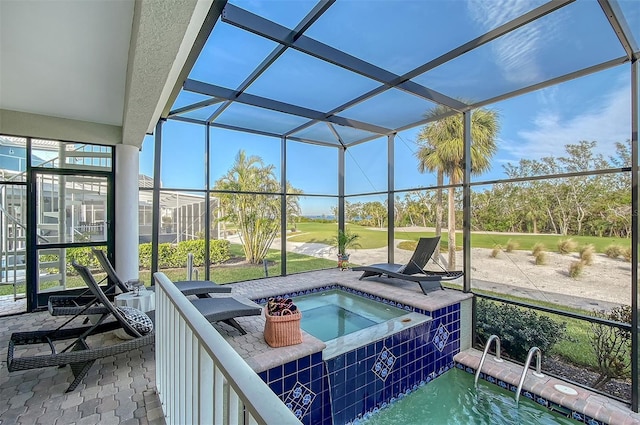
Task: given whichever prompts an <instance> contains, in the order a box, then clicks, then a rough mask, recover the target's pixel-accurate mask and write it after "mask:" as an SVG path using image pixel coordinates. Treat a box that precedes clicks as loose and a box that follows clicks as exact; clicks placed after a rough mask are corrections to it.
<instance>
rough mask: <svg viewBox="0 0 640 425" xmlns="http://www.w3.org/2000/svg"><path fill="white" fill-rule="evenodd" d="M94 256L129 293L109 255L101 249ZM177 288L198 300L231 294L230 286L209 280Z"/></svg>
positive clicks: (180, 282)
mask: <svg viewBox="0 0 640 425" xmlns="http://www.w3.org/2000/svg"><path fill="white" fill-rule="evenodd" d="M92 251H93V254H94V255H95V256H96V258H97V259H98V262H99V263H100V266H102V269H103V270H104V271H105V272H106V273H107V276H108V277H109V280H110V281H111V282H113V283H114V284H115V285H117V286H118V287H119V288H120V289H121V290H122V291H123V292H127V291H128V290H129V289H128V288H127V285H126V283H124V282H123V281H122V279H120V277H119V276H118V274H117V273H116V270H115V269H114V268H113V266H112V265H111V262H110V261H109V259H108V258H107V254H106V253H105V252H104V251H103V250H101V249H92ZM173 284H174V285H176V288H178V289H179V290H180V292H182V293H183V294H185V295H195V296H197V297H198V298H210V297H211V295H210V294H228V293H230V292H231V288H230V287H228V286H221V285H218V284H217V283H215V282H211V281H208V280H184V281H178V282H173Z"/></svg>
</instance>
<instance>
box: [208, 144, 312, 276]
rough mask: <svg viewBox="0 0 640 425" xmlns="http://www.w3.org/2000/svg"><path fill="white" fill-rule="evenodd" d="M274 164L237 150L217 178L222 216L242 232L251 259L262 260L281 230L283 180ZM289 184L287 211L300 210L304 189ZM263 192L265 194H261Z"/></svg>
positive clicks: (216, 187) (241, 236)
mask: <svg viewBox="0 0 640 425" xmlns="http://www.w3.org/2000/svg"><path fill="white" fill-rule="evenodd" d="M274 170H275V167H274V166H273V165H265V164H264V162H263V161H262V158H260V157H259V156H255V155H247V154H246V152H245V151H244V150H240V151H238V154H237V155H236V158H235V162H234V164H233V166H232V167H231V168H230V169H229V170H228V171H227V173H226V174H225V175H224V176H222V177H221V178H220V179H218V180H217V181H216V182H215V185H214V188H215V189H216V190H220V191H223V192H221V193H219V194H218V198H219V200H220V206H219V207H220V211H224V212H225V215H224V217H221V219H223V220H229V221H231V222H233V223H234V224H235V225H236V226H237V227H238V231H239V234H240V240H241V242H242V247H243V249H244V254H245V257H246V259H247V261H248V262H250V263H252V264H258V263H261V262H262V261H263V260H264V258H265V257H266V256H267V253H268V250H269V248H270V246H271V243H272V242H273V240H274V239H275V237H276V236H277V235H278V233H279V230H280V209H281V208H280V199H281V198H280V195H277V193H278V192H279V191H280V182H279V180H278V179H277V178H276V175H275V172H274ZM287 186H288V187H289V190H288V192H289V193H290V194H291V195H290V196H287V205H286V208H287V211H286V212H285V214H288V215H292V214H294V213H299V211H300V206H299V204H298V195H299V194H301V193H302V191H300V190H298V189H296V188H293V187H290V185H289V184H288V183H287ZM262 193H264V194H262Z"/></svg>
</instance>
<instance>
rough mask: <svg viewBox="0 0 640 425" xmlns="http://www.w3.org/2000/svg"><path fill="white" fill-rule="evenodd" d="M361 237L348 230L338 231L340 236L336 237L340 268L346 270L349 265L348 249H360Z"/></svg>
mask: <svg viewBox="0 0 640 425" xmlns="http://www.w3.org/2000/svg"><path fill="white" fill-rule="evenodd" d="M358 238H360V235H358V234H357V233H351V232H349V231H347V230H344V231H343V230H341V229H338V235H337V236H336V237H335V242H336V245H337V246H338V268H340V269H342V270H344V269H346V268H347V267H346V266H347V264H348V263H349V253H348V252H347V249H349V248H358V247H359V246H360V243H358Z"/></svg>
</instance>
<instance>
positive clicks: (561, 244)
mask: <svg viewBox="0 0 640 425" xmlns="http://www.w3.org/2000/svg"><path fill="white" fill-rule="evenodd" d="M577 247H578V244H577V243H576V241H574V240H573V239H571V238H569V239H560V240H559V241H558V252H559V253H560V254H568V253H570V252H571V251H575V250H576V248H577Z"/></svg>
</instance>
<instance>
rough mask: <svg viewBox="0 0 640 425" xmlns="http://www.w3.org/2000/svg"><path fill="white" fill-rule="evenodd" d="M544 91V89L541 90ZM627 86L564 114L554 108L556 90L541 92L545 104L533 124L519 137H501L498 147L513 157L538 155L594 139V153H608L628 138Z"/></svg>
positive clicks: (556, 153) (522, 131)
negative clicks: (578, 109) (585, 106)
mask: <svg viewBox="0 0 640 425" xmlns="http://www.w3.org/2000/svg"><path fill="white" fill-rule="evenodd" d="M543 92H546V90H544V91H543ZM630 93H631V90H630V86H629V85H628V84H626V85H623V86H621V87H618V88H616V89H615V90H613V91H611V92H610V93H609V94H608V95H606V96H603V98H602V99H601V102H600V103H598V102H594V103H596V105H595V106H592V107H591V108H589V109H586V110H584V111H582V112H581V113H577V114H576V115H574V116H572V117H570V118H564V117H563V116H562V115H561V114H560V113H558V112H556V110H557V108H556V107H554V103H555V102H554V101H553V98H554V97H555V96H556V95H557V91H554V92H551V93H542V96H543V99H544V100H543V104H545V103H546V104H547V107H546V108H544V109H543V110H541V111H540V112H539V113H538V114H537V115H535V116H534V117H533V120H532V124H533V128H531V129H523V130H520V131H519V132H518V133H517V136H518V138H519V139H520V140H509V141H507V140H504V141H503V142H502V143H501V150H503V151H504V152H508V153H509V155H512V156H513V157H514V158H532V159H533V158H541V157H544V156H551V155H553V156H558V155H560V154H563V153H565V151H564V146H565V145H567V144H575V143H578V142H579V141H581V140H587V141H597V142H598V145H597V147H596V152H597V153H602V154H603V155H605V156H608V155H609V154H611V153H613V152H612V149H611V148H612V145H613V143H615V142H625V141H626V140H628V139H629V138H630V137H631V135H630V128H631V113H630V104H631V98H630ZM565 115H566V114H565Z"/></svg>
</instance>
